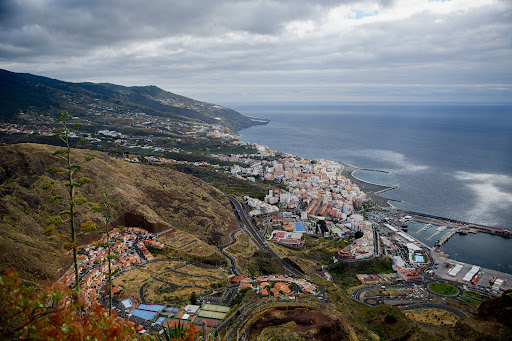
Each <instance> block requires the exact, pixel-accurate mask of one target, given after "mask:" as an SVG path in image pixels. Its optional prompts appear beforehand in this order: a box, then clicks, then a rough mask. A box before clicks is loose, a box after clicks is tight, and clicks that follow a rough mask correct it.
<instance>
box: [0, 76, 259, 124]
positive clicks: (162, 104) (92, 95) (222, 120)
mask: <svg viewBox="0 0 512 341" xmlns="http://www.w3.org/2000/svg"><path fill="white" fill-rule="evenodd" d="M97 107H101V108H104V109H106V112H105V114H106V115H108V113H109V112H113V111H115V112H122V113H130V112H131V113H133V112H135V113H145V114H147V115H150V116H157V117H164V118H169V119H173V120H176V121H194V122H202V123H209V124H220V125H223V126H225V127H227V128H229V129H231V130H233V131H238V130H240V129H243V128H247V127H250V126H253V125H256V124H265V122H262V121H261V120H260V121H256V120H252V119H251V118H249V117H247V116H243V115H241V114H240V113H238V112H236V111H234V110H231V109H229V108H224V107H221V106H219V105H215V104H210V103H205V102H200V101H196V100H193V99H191V98H187V97H184V96H180V95H176V94H173V93H171V92H168V91H164V90H162V89H160V88H158V87H156V86H134V87H125V86H121V85H115V84H108V83H102V84H95V83H70V82H64V81H60V80H56V79H51V78H47V77H42V76H36V75H32V74H27V73H14V72H10V71H7V70H1V69H0V108H1V109H0V119H2V120H4V121H13V120H14V119H15V117H16V115H17V114H18V113H20V112H30V113H37V114H54V115H55V114H57V113H58V112H59V111H62V110H67V111H69V112H70V113H71V114H73V115H83V114H87V113H89V112H90V109H91V108H97Z"/></svg>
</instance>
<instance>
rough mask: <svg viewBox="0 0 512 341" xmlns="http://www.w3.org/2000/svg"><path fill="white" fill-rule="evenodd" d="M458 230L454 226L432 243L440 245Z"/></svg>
mask: <svg viewBox="0 0 512 341" xmlns="http://www.w3.org/2000/svg"><path fill="white" fill-rule="evenodd" d="M458 231H459V228H454V229H452V230H451V231H450V232H448V233H447V234H445V235H444V236H443V237H442V238H441V239H439V240H438V241H436V243H435V244H434V245H435V246H441V245H443V244H444V243H446V242H447V241H448V239H450V238H451V237H453V235H454V234H455V233H457V232H458Z"/></svg>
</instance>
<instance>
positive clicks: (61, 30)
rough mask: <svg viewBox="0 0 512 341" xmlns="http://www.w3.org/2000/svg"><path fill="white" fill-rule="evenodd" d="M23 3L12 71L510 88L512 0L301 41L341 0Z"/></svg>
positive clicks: (484, 90) (11, 40)
mask: <svg viewBox="0 0 512 341" xmlns="http://www.w3.org/2000/svg"><path fill="white" fill-rule="evenodd" d="M357 2H358V1H345V2H343V3H348V4H354V6H355V5H356V3H357ZM0 3H2V2H0ZM16 3H22V2H16ZM16 3H15V2H14V1H11V2H3V3H2V4H3V6H4V7H3V8H5V9H6V12H7V13H9V15H7V16H6V15H4V16H0V67H4V68H8V69H9V68H10V67H11V66H12V68H11V69H12V70H13V71H21V72H32V73H37V74H43V75H47V76H51V77H55V78H61V79H65V80H71V81H103V82H113V83H120V84H126V85H146V84H154V85H158V86H160V87H162V88H164V89H166V90H169V91H174V92H181V93H183V94H184V95H189V96H195V97H197V98H199V99H204V100H211V101H214V99H215V96H220V99H221V100H226V101H229V100H233V98H232V97H233V96H239V97H240V98H245V97H244V96H245V95H241V93H244V94H252V95H255V96H259V97H260V98H271V99H274V100H275V99H278V98H281V99H288V98H286V96H296V98H298V99H300V100H303V99H305V98H311V99H326V98H328V97H329V98H331V99H330V100H337V99H339V100H344V99H346V98H348V97H347V96H351V98H357V99H362V98H365V96H366V97H367V98H368V97H371V98H372V99H376V98H377V97H378V98H381V97H382V98H385V97H386V96H389V97H393V98H402V97H406V96H407V94H409V95H410V96H411V98H425V97H426V96H432V97H435V98H441V99H445V98H448V97H449V96H454V97H456V96H459V97H460V96H468V94H472V96H473V97H474V98H484V97H485V96H494V95H493V94H498V95H496V96H498V97H494V98H502V97H504V96H506V95H505V94H507V93H508V94H510V91H509V90H508V89H509V88H510V86H509V85H508V84H509V83H510V80H511V79H512V74H511V73H512V66H511V62H510V60H512V49H511V38H510V34H509V32H510V30H511V26H512V21H511V20H510V18H511V17H512V7H511V6H505V8H506V10H505V11H503V10H502V7H499V6H498V7H496V6H487V7H482V8H479V9H478V10H472V11H469V12H467V13H464V15H452V16H442V15H440V17H441V19H442V20H439V21H436V19H437V18H438V15H436V14H433V13H420V14H417V15H416V16H415V17H413V18H406V19H401V20H393V21H391V22H389V21H384V22H375V23H367V24H364V25H360V26H358V27H357V28H356V29H353V30H349V31H347V32H344V33H340V32H337V31H332V32H331V31H330V33H326V32H321V34H319V33H318V32H313V34H311V35H305V36H304V37H300V38H297V37H291V38H290V37H288V36H287V35H286V33H285V32H283V30H282V29H283V27H284V25H286V24H287V23H289V22H291V21H293V20H312V22H314V23H315V25H317V26H315V27H319V26H321V24H322V23H323V22H324V20H325V14H326V13H327V10H328V9H329V8H331V7H334V6H337V5H338V4H339V3H341V2H338V1H323V2H317V1H306V0H283V1H235V0H232V1H227V0H226V1H209V0H208V1H199V0H190V1H181V2H176V3H175V4H172V5H170V4H169V2H168V1H164V0H155V1H152V2H150V3H149V4H148V3H144V4H142V3H140V2H138V1H135V0H123V1H121V0H118V2H112V1H111V2H107V1H99V0H90V1H88V2H86V3H85V2H79V1H63V0H59V1H57V0H55V1H53V2H49V3H48V4H47V5H46V6H44V7H31V8H22V6H17V5H15V4H16ZM374 3H378V4H379V5H380V6H382V7H386V6H390V7H391V8H393V6H395V4H394V3H393V2H392V1H380V2H374ZM6 4H7V5H6ZM85 4H86V5H85ZM27 6H28V5H27ZM472 84H473V85H474V84H482V86H481V87H476V86H473V85H472ZM493 89H494V90H493ZM496 89H502V90H496ZM479 96H480V97H479ZM500 96H501V97H500ZM489 98H491V97H489Z"/></svg>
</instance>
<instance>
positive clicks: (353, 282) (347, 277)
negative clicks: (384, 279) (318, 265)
mask: <svg viewBox="0 0 512 341" xmlns="http://www.w3.org/2000/svg"><path fill="white" fill-rule="evenodd" d="M329 273H330V274H331V276H332V277H333V280H334V282H335V283H336V284H339V285H341V286H343V287H346V288H347V287H352V286H357V285H359V284H361V282H359V280H358V279H357V277H356V275H357V274H362V273H364V274H378V273H393V268H392V263H391V260H390V259H389V258H388V257H385V256H381V257H379V258H373V259H367V260H362V261H359V262H349V263H343V262H338V263H337V264H336V265H335V266H334V267H333V268H332V269H330V270H329Z"/></svg>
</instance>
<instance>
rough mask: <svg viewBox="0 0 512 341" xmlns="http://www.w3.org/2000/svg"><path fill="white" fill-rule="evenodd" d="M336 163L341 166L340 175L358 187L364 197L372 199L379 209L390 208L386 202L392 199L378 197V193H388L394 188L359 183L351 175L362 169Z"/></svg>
mask: <svg viewBox="0 0 512 341" xmlns="http://www.w3.org/2000/svg"><path fill="white" fill-rule="evenodd" d="M338 163H339V164H341V165H342V166H343V170H342V171H341V175H343V176H345V177H346V178H347V179H350V181H351V182H352V183H353V184H356V185H357V187H359V188H360V189H361V190H362V191H363V192H365V193H366V195H368V197H370V199H372V201H373V202H375V203H376V204H377V205H379V206H380V207H391V205H390V204H389V203H388V200H392V199H388V198H384V197H382V196H380V193H383V192H386V191H390V190H392V189H394V188H396V187H389V186H383V185H377V184H372V183H369V182H365V181H361V180H359V179H357V178H356V177H354V176H353V175H352V173H353V172H355V171H356V170H358V169H362V168H359V167H355V166H352V165H349V164H348V163H344V162H341V161H340V162H338Z"/></svg>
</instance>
